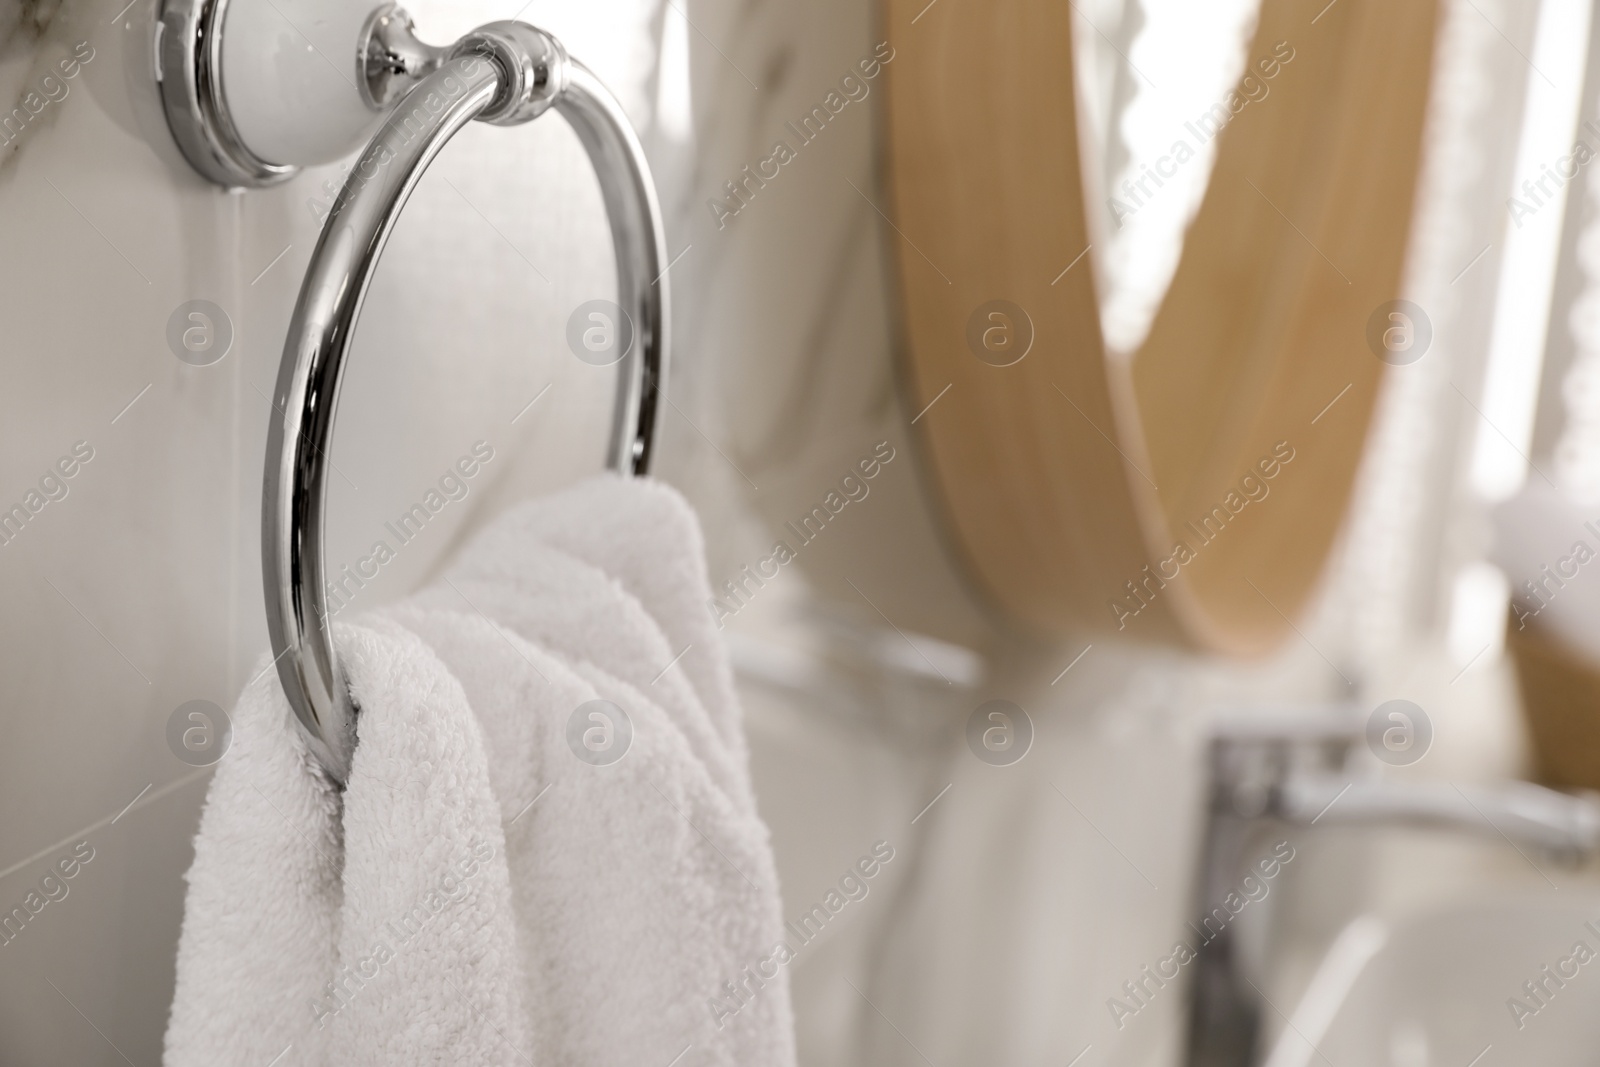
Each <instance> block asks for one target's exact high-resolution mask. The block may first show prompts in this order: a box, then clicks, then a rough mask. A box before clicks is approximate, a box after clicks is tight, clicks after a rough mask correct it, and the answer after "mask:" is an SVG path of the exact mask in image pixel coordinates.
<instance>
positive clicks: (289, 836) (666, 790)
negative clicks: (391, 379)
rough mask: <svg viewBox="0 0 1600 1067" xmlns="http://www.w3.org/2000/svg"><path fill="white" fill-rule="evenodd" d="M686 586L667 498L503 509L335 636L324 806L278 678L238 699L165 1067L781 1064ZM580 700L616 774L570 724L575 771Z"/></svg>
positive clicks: (783, 1040)
mask: <svg viewBox="0 0 1600 1067" xmlns="http://www.w3.org/2000/svg"><path fill="white" fill-rule="evenodd" d="M706 586H707V583H706V575H705V564H704V560H703V550H702V544H701V540H700V531H699V527H698V525H697V524H696V522H695V519H694V516H693V514H692V512H690V510H689V508H688V506H687V505H686V504H685V503H684V502H683V500H682V499H681V498H680V497H679V496H678V495H677V494H676V493H675V492H673V491H672V490H670V489H667V488H665V487H664V486H661V485H659V484H657V483H652V482H648V481H638V480H623V479H620V478H616V477H610V476H608V477H604V478H599V479H594V480H591V481H589V482H586V483H583V484H581V485H579V486H577V487H575V488H574V489H571V490H569V491H567V492H565V493H562V494H560V495H558V496H556V497H552V498H550V499H548V500H543V501H537V502H532V503H529V504H525V505H523V506H521V507H519V508H517V509H515V510H514V511H512V512H511V513H509V514H507V515H506V516H504V517H502V518H501V519H500V520H498V521H497V522H496V523H495V524H494V525H493V526H491V528H490V529H488V530H486V531H485V532H484V533H483V534H482V535H481V536H480V537H478V538H477V539H476V540H475V541H474V543H473V544H471V545H469V546H468V548H467V550H466V551H465V552H464V553H463V554H462V558H461V560H460V562H459V563H457V564H456V565H455V566H454V567H453V568H451V569H450V570H449V571H448V572H447V573H446V574H445V576H444V578H443V580H442V581H441V582H440V583H438V584H437V585H435V586H433V587H430V588H429V589H427V590H425V591H423V592H422V593H420V594H418V595H417V596H415V597H412V598H411V599H410V600H408V601H405V602H402V603H401V604H399V605H396V606H395V607H393V608H389V609H384V610H383V611H380V612H378V613H376V614H375V615H374V616H368V617H366V618H364V619H363V620H361V623H360V624H359V625H349V626H345V625H340V626H339V627H338V628H337V631H336V633H337V642H338V647H339V650H340V656H341V662H342V663H343V664H344V665H345V669H346V671H347V673H348V675H349V678H350V683H351V688H352V692H353V693H354V694H355V695H356V698H357V700H358V701H359V703H360V706H361V714H360V717H359V720H358V732H359V736H360V741H359V743H358V745H357V747H356V753H355V758H354V764H353V767H352V770H351V775H350V782H349V786H348V788H347V790H346V791H345V793H344V794H343V798H342V803H341V798H340V796H339V794H337V793H336V792H334V791H333V790H332V789H330V788H329V787H328V786H327V785H326V784H324V782H323V780H322V779H321V777H320V775H319V774H318V772H317V771H316V769H315V767H314V766H313V764H312V763H311V760H310V757H309V755H308V754H307V753H306V750H305V746H304V743H303V741H302V740H301V738H300V736H299V733H298V731H297V730H296V729H295V728H294V727H293V726H292V724H291V723H290V721H289V717H290V712H289V710H288V705H287V703H286V702H285V700H284V698H283V695H282V692H281V690H280V689H279V687H278V683H277V679H276V675H275V672H272V671H267V672H266V674H265V675H264V676H263V677H262V678H260V679H259V680H258V681H257V682H256V683H254V684H252V685H251V686H250V687H249V688H248V689H247V690H246V691H245V693H244V694H243V695H242V696H241V698H240V701H239V705H238V708H237V710H236V712H235V715H234V723H233V726H234V742H233V747H232V749H231V750H230V751H229V753H228V754H227V755H226V756H225V757H224V759H223V761H222V763H221V765H220V766H219V767H218V770H217V773H216V776H215V778H214V779H213V781H212V784H211V788H210V793H209V795H208V797H207V801H206V810H205V814H204V816H203V818H202V820H201V826H200V832H199V834H198V836H197V838H196V841H195V861H194V865H193V867H192V868H191V869H190V871H189V875H188V881H189V896H188V902H187V910H186V913H185V916H184V924H183V934H182V939H181V942H180V945H179V951H178V984H177V992H176V996H175V997H174V1001H173V1007H172V1017H171V1020H170V1023H169V1025H168V1030H167V1045H166V1060H165V1062H166V1064H167V1067H191V1065H193V1067H199V1065H202V1064H203V1065H206V1067H211V1065H214V1064H218V1063H256V1064H261V1065H263V1067H265V1065H266V1064H268V1063H273V1064H274V1067H294V1065H301V1064H305V1065H310V1064H329V1065H340V1067H346V1065H350V1067H354V1065H362V1064H374V1065H376V1064H383V1065H385V1067H392V1065H403V1064H435V1063H450V1064H502V1063H504V1064H533V1065H537V1067H546V1065H551V1067H568V1065H573V1067H583V1065H589V1064H594V1065H601V1064H606V1065H610V1064H623V1063H628V1064H645V1065H648V1064H659V1065H662V1067H665V1065H667V1064H669V1063H672V1064H675V1067H696V1065H702V1064H705V1065H710V1064H717V1065H729V1067H733V1065H739V1067H752V1065H754V1067H764V1065H775V1067H788V1065H791V1064H793V1063H794V1059H795V1053H794V1033H793V1031H794V1026H793V1019H792V1014H791V1009H790V1006H789V988H788V976H787V973H786V971H785V969H784V968H783V966H781V965H780V964H777V963H775V962H773V961H772V957H773V950H774V947H775V946H776V945H778V944H779V943H781V942H782V940H783V928H782V919H781V917H780V911H779V903H778V894H777V876H776V873H775V870H774V867H773V861H772V853H771V847H770V844H769V840H768V835H767V830H766V827H765V826H764V825H763V824H762V822H761V820H760V818H759V816H758V815H757V813H756V809H755V802H754V798H753V794H752V792H751V788H750V783H749V777H748V768H747V763H748V758H747V753H746V750H745V746H744V740H743V735H742V733H741V728H740V721H739V718H740V716H739V708H738V704H737V701H736V699H735V696H734V692H733V687H732V682H731V676H730V672H729V670H728V666H727V659H726V655H725V652H724V650H723V647H722V645H721V644H720V641H719V639H718V635H717V632H716V628H715V625H714V623H713V620H712V619H711V616H710V615H709V614H708V613H707V612H706V609H705V603H706V600H707V597H708V592H707V588H706ZM264 665H265V661H263V666H264ZM669 665H670V666H669ZM594 700H606V701H611V702H613V703H614V704H615V705H617V706H619V707H621V708H622V709H623V710H624V711H625V713H626V715H627V717H628V721H629V723H631V730H632V737H631V742H629V744H628V747H627V749H626V752H625V754H624V755H623V756H622V757H621V758H620V759H617V760H616V761H615V762H611V763H604V762H603V760H600V761H597V757H596V756H595V755H594V754H593V752H592V750H591V749H590V748H586V747H585V746H584V743H583V731H584V730H586V729H587V730H591V731H593V732H591V733H590V735H589V738H588V739H589V741H590V743H591V744H592V745H598V744H599V743H601V742H603V741H605V740H606V737H605V727H606V726H607V725H610V726H612V733H611V735H610V738H609V740H610V742H611V745H612V746H613V747H612V748H611V749H610V750H609V751H606V752H603V753H601V756H602V757H605V756H610V755H611V754H614V753H615V752H616V751H620V748H619V747H618V746H619V745H620V743H621V739H622V737H623V736H624V735H625V734H626V732H627V731H626V729H625V728H621V725H620V723H619V722H618V723H608V720H606V719H598V720H589V719H588V718H586V717H584V716H581V715H580V716H579V717H578V723H577V728H576V736H577V741H576V749H575V748H574V745H573V744H571V743H569V740H568V738H569V733H570V732H572V731H573V727H572V720H573V718H574V712H575V711H576V710H577V709H579V707H580V706H581V705H585V704H586V703H588V702H590V701H594ZM575 752H583V753H585V754H586V755H587V756H588V759H587V761H586V760H585V759H580V758H579V755H577V754H575ZM275 1057H279V1058H277V1059H276V1060H275V1059H274V1058H275ZM675 1057H678V1058H677V1059H676V1060H675V1059H674V1058H675Z"/></svg>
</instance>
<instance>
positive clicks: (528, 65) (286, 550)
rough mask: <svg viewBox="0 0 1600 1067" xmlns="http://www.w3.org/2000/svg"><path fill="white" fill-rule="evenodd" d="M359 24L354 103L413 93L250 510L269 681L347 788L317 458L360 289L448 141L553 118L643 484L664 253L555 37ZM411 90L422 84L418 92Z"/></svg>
mask: <svg viewBox="0 0 1600 1067" xmlns="http://www.w3.org/2000/svg"><path fill="white" fill-rule="evenodd" d="M378 18H379V19H380V21H379V22H377V23H374V24H370V25H369V36H368V37H367V41H366V44H365V48H364V50H363V51H364V55H363V59H364V71H363V73H364V77H365V82H366V84H365V87H364V89H365V91H367V92H369V93H370V94H371V99H372V101H373V102H374V103H375V104H381V103H387V99H388V98H390V97H392V96H394V95H398V93H399V92H400V91H401V90H403V88H404V86H405V84H407V83H412V82H414V84H413V85H412V86H411V88H410V91H409V92H406V93H405V95H404V96H403V97H401V99H400V100H399V103H398V104H397V105H395V108H394V111H393V112H392V114H391V115H390V116H389V118H388V119H387V120H386V121H385V122H384V124H383V126H382V127H381V128H380V129H379V131H378V133H377V134H376V135H375V136H374V137H373V138H372V141H371V143H370V144H368V146H367V148H366V149H365V150H364V151H363V152H362V153H361V155H360V157H358V162H357V163H356V165H355V167H354V168H353V169H352V170H351V172H350V175H349V178H348V179H347V180H346V182H345V184H344V187H343V188H342V189H341V190H340V192H339V194H338V196H337V197H336V198H335V200H334V205H333V208H332V209H331V211H330V212H329V214H328V217H327V219H326V221H325V223H324V225H323V228H322V234H321V236H320V237H319V238H318V240H317V246H316V250H315V251H314V252H313V253H312V255H311V263H310V265H309V266H308V267H307V269H306V278H305V282H304V283H303V284H302V286H301V288H300V296H299V300H298V301H297V302H296V304H295V309H294V317H293V318H292V319H291V321H290V324H289V336H288V339H287V340H286V341H285V343H284V349H283V362H282V364H281V365H280V367H279V370H278V384H277V389H276V395H275V397H274V404H275V406H276V407H277V409H278V412H279V415H280V416H281V417H280V418H277V419H273V420H272V421H271V430H270V433H269V436H268V440H267V460H266V474H265V480H264V485H263V487H262V508H261V549H262V555H261V576H262V582H263V585H264V588H265V592H266V604H267V628H268V630H269V632H270V634H271V637H272V651H273V654H274V656H275V657H276V660H275V662H276V664H277V668H278V677H279V679H280V680H281V681H282V683H283V689H284V693H285V695H286V696H287V697H288V699H289V706H290V707H291V708H293V709H294V713H295V717H296V719H297V720H298V722H299V724H300V726H301V727H302V728H303V730H304V733H305V736H306V740H307V743H308V744H309V746H310V748H311V751H312V753H313V754H314V755H315V756H316V758H317V759H318V760H319V761H320V762H321V764H322V766H323V767H324V768H325V769H326V770H327V773H328V774H329V776H330V777H331V778H332V779H333V780H334V781H336V782H338V783H340V784H343V783H344V782H345V780H346V779H347V778H348V776H349V772H350V761H351V756H352V754H353V751H354V748H355V719H356V714H357V708H356V705H355V703H354V701H353V700H352V699H351V696H350V692H349V689H348V688H347V686H346V683H345V679H344V676H343V674H342V672H341V670H340V667H339V661H338V657H337V656H336V654H335V652H334V646H333V632H332V620H331V619H330V618H329V617H328V614H327V597H326V594H325V592H324V590H325V582H326V581H327V566H326V559H325V556H324V546H323V525H324V516H325V509H326V505H327V471H328V466H329V464H328V450H329V448H330V446H331V444H332V439H333V423H334V415H335V411H336V408H337V405H338V399H339V383H340V376H341V373H342V371H343V367H344V359H345V355H346V353H347V351H348V350H349V346H350V339H351V336H352V335H353V334H354V332H355V327H356V322H357V320H358V318H359V316H360V314H361V305H362V301H363V299H364V298H365V296H366V291H367V285H368V283H369V282H370V281H371V279H372V272H373V268H374V267H375V266H376V265H377V262H378V257H379V255H380V254H381V253H382V251H383V247H384V244H385V242H386V241H387V240H388V237H389V233H390V231H391V230H392V229H393V228H394V223H395V220H396V218H397V217H398V216H399V213H400V209H401V208H402V207H404V206H405V203H406V200H407V198H408V197H409V196H410V195H411V192H412V190H413V189H414V188H415V187H416V184H417V182H418V180H419V179H420V178H421V176H422V172H423V171H424V170H426V169H427V166H428V164H429V163H430V162H432V160H433V158H434V156H436V155H437V154H438V153H439V151H440V150H441V149H442V148H443V147H444V145H445V144H446V142H448V141H449V140H450V138H451V137H452V136H454V135H455V133H456V131H458V130H460V129H461V128H462V127H463V126H465V125H466V124H467V123H468V122H470V121H471V120H473V119H474V118H476V119H480V120H482V121H484V122H489V123H494V124H496V125H505V126H509V125H516V124H519V123H523V122H527V121H529V120H531V119H534V118H536V117H538V116H539V115H541V114H543V113H544V112H545V111H547V110H549V109H550V108H552V107H553V108H555V109H556V110H557V111H559V112H560V113H561V114H562V115H563V116H565V117H566V119H567V121H568V122H569V123H571V124H572V127H573V129H574V130H576V131H577V134H578V137H579V139H580V140H581V141H582V142H583V146H584V148H585V149H586V151H587V152H588V155H589V160H590V162H591V163H592V164H593V165H594V168H595V171H596V173H597V174H598V176H599V179H600V186H601V190H602V193H603V196H604V200H605V204H606V210H607V213H608V215H609V217H610V222H611V237H612V244H613V246H614V247H615V251H616V260H617V303H618V304H619V305H621V307H622V308H623V310H624V312H625V313H626V314H627V315H629V316H630V317H631V318H632V325H633V328H634V329H633V337H634V343H633V347H632V350H631V351H629V352H628V353H627V354H626V355H625V357H624V366H623V368H622V373H621V375H620V382H619V388H618V394H617V401H616V407H615V411H614V415H613V419H614V423H613V429H612V439H611V444H610V452H609V459H608V462H609V465H610V466H611V467H612V469H615V470H620V471H623V472H626V473H628V474H633V475H639V474H643V473H645V470H646V468H647V466H648V464H649V461H650V453H651V446H652V442H653V439H654V431H655V427H656V401H657V392H658V389H659V387H660V385H661V382H662V379H663V375H664V374H665V373H666V367H667V279H666V277H665V275H664V273H663V268H664V265H665V263H666V239H665V235H664V232H663V229H662V223H661V210H660V206H659V204H658V203H657V200H656V193H655V186H654V184H653V182H652V180H651V177H650V168H649V166H648V164H647V163H646V161H645V156H644V149H643V147H642V146H641V145H640V143H639V139H638V137H637V136H636V135H635V134H634V132H633V129H632V127H631V126H630V125H629V123H628V120H627V117H626V116H625V115H624V114H623V111H622V108H621V106H620V105H619V104H618V103H617V101H616V99H615V98H614V97H613V96H612V95H611V93H610V92H609V91H608V90H607V89H606V88H605V86H604V85H603V84H601V82H600V80H599V79H598V78H596V77H595V75H594V74H593V73H591V72H590V71H589V70H588V69H587V68H586V67H584V66H583V64H581V63H578V62H576V61H575V60H572V59H570V58H569V57H568V56H567V53H566V50H565V49H564V48H563V47H562V46H561V43H560V42H559V41H557V40H556V39H555V38H554V37H552V36H551V35H549V34H547V33H545V32H543V31H541V30H537V29H534V28H533V27H532V26H528V25H526V24H524V23H519V22H495V23H490V24H488V25H486V26H481V27H479V28H478V29H476V30H474V31H473V32H472V33H470V34H468V35H467V36H466V37H464V38H462V39H461V40H460V41H459V42H457V43H456V44H455V45H454V46H452V47H451V48H449V49H430V48H429V47H428V46H426V45H422V44H420V43H419V42H417V41H416V39H415V38H414V37H412V36H411V35H410V21H409V19H406V18H405V17H404V14H403V13H402V12H397V11H396V10H395V9H393V8H387V9H383V10H382V11H380V12H379V13H378ZM419 75H420V80H417V79H418V77H419Z"/></svg>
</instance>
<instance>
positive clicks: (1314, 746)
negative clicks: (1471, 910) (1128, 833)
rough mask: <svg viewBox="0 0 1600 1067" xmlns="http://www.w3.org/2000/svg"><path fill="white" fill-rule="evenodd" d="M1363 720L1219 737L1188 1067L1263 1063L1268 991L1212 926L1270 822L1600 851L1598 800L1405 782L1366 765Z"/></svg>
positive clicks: (1200, 887) (1197, 902)
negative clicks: (1415, 831)
mask: <svg viewBox="0 0 1600 1067" xmlns="http://www.w3.org/2000/svg"><path fill="white" fill-rule="evenodd" d="M1361 740H1362V733H1361V730H1360V728H1359V720H1356V725H1352V719H1351V718H1350V717H1349V716H1348V715H1343V714H1333V715H1329V716H1325V717H1323V718H1321V719H1319V720H1317V721H1314V722H1297V723H1288V722H1281V721H1275V722H1270V723H1268V722H1265V721H1263V722H1261V723H1258V724H1250V725H1236V726H1230V727H1228V728H1226V729H1225V730H1223V731H1220V732H1219V733H1218V734H1217V735H1216V736H1214V737H1213V738H1212V741H1211V750H1210V792H1209V802H1208V806H1207V817H1206V832H1205V837H1204V841H1203V851H1202V853H1201V859H1200V868H1199V875H1198V878H1197V879H1196V885H1195V898H1194V901H1193V909H1194V918H1193V922H1194V923H1195V924H1196V925H1195V927H1194V928H1195V929H1196V930H1200V929H1202V928H1203V929H1205V930H1206V933H1205V935H1204V938H1205V940H1204V944H1203V945H1202V946H1200V947H1199V949H1198V953H1197V959H1196V961H1195V970H1194V974H1193V977H1192V981H1191V985H1190V988H1189V1033H1188V1042H1187V1053H1186V1056H1185V1060H1184V1062H1185V1063H1186V1064H1187V1065H1188V1067H1248V1065H1250V1064H1252V1063H1254V1062H1255V1060H1256V1057H1257V1055H1258V1044H1259V1041H1260V1029H1261V1025H1260V1024H1261V1008H1262V995H1261V993H1260V991H1259V990H1258V989H1257V988H1256V987H1255V985H1254V984H1253V983H1251V982H1250V980H1249V979H1248V978H1247V977H1246V976H1245V975H1244V974H1243V973H1242V970H1241V967H1240V960H1239V948H1238V943H1237V939H1236V937H1235V934H1234V930H1233V925H1232V924H1223V925H1222V926H1221V928H1220V929H1217V930H1215V931H1212V929H1211V927H1210V926H1208V925H1207V920H1208V919H1209V918H1210V917H1211V915H1212V911H1213V909H1214V908H1215V906H1216V904H1217V903H1218V902H1219V901H1222V900H1223V899H1225V897H1226V896H1227V895H1228V894H1229V893H1230V892H1232V891H1233V888H1234V886H1235V885H1236V883H1237V882H1238V881H1239V878H1240V874H1241V872H1242V871H1243V864H1244V860H1245V850H1246V848H1247V847H1248V846H1249V845H1250V843H1251V842H1252V841H1253V840H1255V839H1256V838H1257V836H1258V834H1259V832H1260V831H1262V830H1264V829H1265V828H1267V827H1270V826H1272V825H1279V826H1300V827H1311V826H1316V827H1318V828H1322V827H1328V826H1374V827H1417V828H1431V829H1437V830H1453V831H1465V832H1468V833H1477V834H1483V835H1486V836H1489V837H1495V838H1500V839H1503V840H1505V841H1508V842H1510V843H1511V844H1513V845H1514V846H1517V847H1519V848H1521V847H1529V848H1533V849H1537V850H1539V851H1541V852H1543V853H1544V854H1546V855H1548V856H1550V857H1553V858H1556V859H1558V860H1561V861H1563V862H1568V863H1575V862H1580V861H1583V860H1587V859H1590V858H1593V857H1595V856H1597V855H1600V795H1595V794H1584V795H1578V796H1571V795H1568V794H1565V793H1559V792H1556V791H1555V790H1553V789H1546V788H1544V787H1543V786H1538V785H1532V784H1529V783H1526V782H1503V783H1498V784H1495V785H1489V786H1456V785H1454V784H1452V783H1449V782H1406V781H1395V780H1393V779H1388V778H1385V777H1382V776H1379V775H1377V774H1375V773H1373V772H1372V771H1371V770H1369V769H1367V768H1365V767H1363V766H1362V764H1363V763H1364V762H1365V761H1364V760H1362V759H1361V758H1360V755H1359V753H1358V747H1359V743H1360V742H1361Z"/></svg>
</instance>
